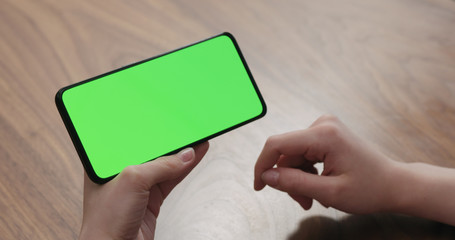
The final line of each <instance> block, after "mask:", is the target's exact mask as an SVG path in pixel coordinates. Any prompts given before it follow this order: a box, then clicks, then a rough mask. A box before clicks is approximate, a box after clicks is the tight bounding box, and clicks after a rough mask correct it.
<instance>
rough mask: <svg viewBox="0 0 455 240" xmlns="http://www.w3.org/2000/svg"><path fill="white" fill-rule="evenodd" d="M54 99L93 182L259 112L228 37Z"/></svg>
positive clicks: (87, 83)
mask: <svg viewBox="0 0 455 240" xmlns="http://www.w3.org/2000/svg"><path fill="white" fill-rule="evenodd" d="M56 101H57V106H58V107H59V110H60V113H61V115H62V117H63V119H64V122H65V124H66V126H67V128H68V130H69V132H70V135H71V137H72V139H73V142H74V144H75V146H76V149H77V150H78V153H79V156H80V157H81V159H82V161H83V163H84V166H85V168H86V170H87V173H89V175H92V176H91V178H92V180H94V181H98V182H102V179H108V178H111V177H113V176H115V175H116V174H118V173H119V172H121V170H122V169H123V168H125V167H126V166H128V165H136V164H141V163H144V162H146V161H150V160H152V159H155V158H157V157H160V156H162V155H165V154H168V153H170V152H173V151H176V150H178V149H181V148H183V147H185V146H189V145H191V144H194V143H197V142H200V141H202V140H207V139H208V138H211V137H213V136H216V135H218V134H220V133H222V132H225V131H228V130H230V129H232V128H235V127H237V126H240V125H242V124H245V123H246V122H249V121H252V120H254V119H257V118H260V117H262V116H263V115H264V114H265V104H264V101H263V99H262V97H261V95H260V93H259V91H258V89H257V87H256V85H255V83H254V80H253V78H252V76H251V74H250V72H249V70H248V67H247V66H246V63H245V61H244V60H243V57H242V55H241V53H240V50H239V48H238V46H237V44H236V42H235V40H234V38H233V37H232V35H230V34H228V33H224V34H221V35H218V36H215V37H213V38H210V39H208V40H205V41H202V42H199V43H196V44H193V45H190V46H187V47H184V48H181V49H179V50H176V51H173V52H170V53H168V54H164V55H161V56H158V57H155V58H152V59H147V60H144V61H141V62H139V63H135V64H132V65H130V66H127V67H124V68H122V69H119V70H115V71H113V72H110V73H107V74H103V75H101V76H98V77H95V78H92V79H89V80H86V81H84V82H81V83H77V84H74V85H71V86H68V87H66V88H63V89H61V90H60V91H59V93H58V94H57V97H56Z"/></svg>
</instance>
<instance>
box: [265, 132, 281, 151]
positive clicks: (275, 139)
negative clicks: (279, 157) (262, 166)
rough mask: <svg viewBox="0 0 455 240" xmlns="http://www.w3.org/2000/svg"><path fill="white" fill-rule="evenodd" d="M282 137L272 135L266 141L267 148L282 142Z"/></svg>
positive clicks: (274, 146)
mask: <svg viewBox="0 0 455 240" xmlns="http://www.w3.org/2000/svg"><path fill="white" fill-rule="evenodd" d="M280 141H281V138H280V136H279V135H274V136H270V137H268V138H267V140H266V141H265V148H272V149H273V148H276V146H277V145H278V144H279V143H280Z"/></svg>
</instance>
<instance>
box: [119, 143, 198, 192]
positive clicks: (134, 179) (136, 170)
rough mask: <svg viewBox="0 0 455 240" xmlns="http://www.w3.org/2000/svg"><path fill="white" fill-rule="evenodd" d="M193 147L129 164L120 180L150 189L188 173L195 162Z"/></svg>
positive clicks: (121, 174)
mask: <svg viewBox="0 0 455 240" xmlns="http://www.w3.org/2000/svg"><path fill="white" fill-rule="evenodd" d="M194 159H195V153H194V149H193V148H186V149H184V150H182V151H180V152H179V153H178V154H175V155H171V156H165V157H160V158H157V159H155V160H152V161H150V162H146V163H144V164H140V165H134V166H128V167H126V168H125V169H124V170H123V171H122V172H121V173H120V175H119V181H122V182H123V181H126V182H127V183H128V184H130V186H138V187H140V188H141V189H144V190H145V189H147V190H148V189H149V188H151V187H152V186H153V185H155V184H157V183H160V182H164V181H168V180H172V179H176V178H178V177H180V176H183V175H185V174H186V173H187V170H188V169H191V167H192V166H193V165H194V164H195V161H194Z"/></svg>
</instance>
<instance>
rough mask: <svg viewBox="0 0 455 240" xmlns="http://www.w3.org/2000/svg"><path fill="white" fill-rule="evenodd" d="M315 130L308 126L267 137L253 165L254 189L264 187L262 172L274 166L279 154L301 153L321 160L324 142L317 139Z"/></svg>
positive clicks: (311, 159) (295, 154)
mask: <svg viewBox="0 0 455 240" xmlns="http://www.w3.org/2000/svg"><path fill="white" fill-rule="evenodd" d="M315 130H317V129H315V128H309V129H305V130H298V131H294V132H289V133H284V134H280V135H275V136H272V137H269V138H268V139H267V141H266V143H265V145H264V148H263V149H262V152H261V153H260V154H259V157H258V160H257V162H256V165H255V167H254V189H255V190H261V189H262V188H264V187H265V183H264V182H263V181H262V179H261V176H262V173H263V172H265V171H266V170H268V169H270V168H272V167H273V166H275V164H276V163H277V161H278V159H280V156H281V155H288V156H297V155H301V156H303V157H304V158H305V159H306V160H309V161H314V162H317V161H321V160H322V159H323V158H324V153H325V151H324V150H325V146H324V145H325V144H324V143H323V142H318V141H317V140H318V139H319V136H318V135H319V134H317V131H315Z"/></svg>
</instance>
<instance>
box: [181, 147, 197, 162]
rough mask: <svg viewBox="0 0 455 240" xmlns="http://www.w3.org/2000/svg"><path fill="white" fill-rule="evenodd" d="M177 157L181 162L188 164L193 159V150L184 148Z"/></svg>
mask: <svg viewBox="0 0 455 240" xmlns="http://www.w3.org/2000/svg"><path fill="white" fill-rule="evenodd" d="M178 157H179V158H180V160H182V161H183V162H189V161H191V160H193V158H194V149H193V148H186V149H184V150H182V151H180V153H179V154H178Z"/></svg>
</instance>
